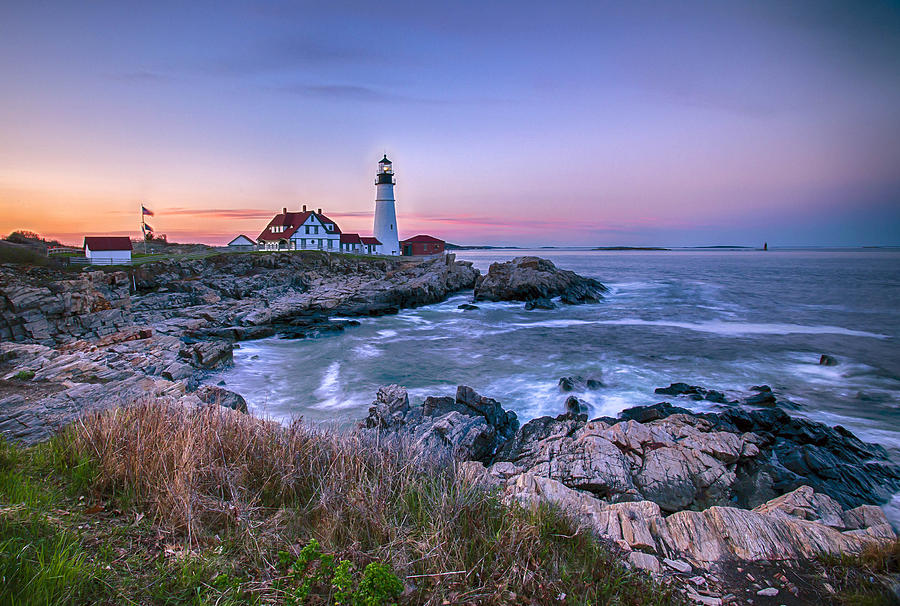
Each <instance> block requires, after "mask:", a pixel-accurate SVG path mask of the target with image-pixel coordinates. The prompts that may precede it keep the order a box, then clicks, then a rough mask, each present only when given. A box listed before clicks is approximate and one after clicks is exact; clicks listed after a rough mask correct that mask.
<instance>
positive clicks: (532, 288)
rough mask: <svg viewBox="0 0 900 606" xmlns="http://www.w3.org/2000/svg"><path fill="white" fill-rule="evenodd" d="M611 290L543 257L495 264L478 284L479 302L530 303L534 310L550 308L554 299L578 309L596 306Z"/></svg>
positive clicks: (476, 293)
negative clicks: (607, 291) (583, 304)
mask: <svg viewBox="0 0 900 606" xmlns="http://www.w3.org/2000/svg"><path fill="white" fill-rule="evenodd" d="M606 290H607V288H606V287H605V286H604V285H603V284H601V283H600V282H598V281H597V280H594V279H593V278H585V277H583V276H579V275H578V274H576V273H575V272H573V271H568V270H565V269H558V268H557V267H556V266H555V265H554V264H553V263H552V262H551V261H548V260H547V259H541V258H539V257H516V258H515V259H513V260H512V261H506V262H505V263H492V264H491V266H490V268H489V270H488V273H487V275H483V276H479V278H478V280H477V282H476V284H475V300H476V301H528V302H531V305H530V308H535V307H537V308H541V307H548V305H547V303H548V302H549V301H550V299H553V298H555V297H560V299H561V301H562V302H563V303H568V304H570V305H577V304H581V303H596V302H597V301H599V300H600V299H602V298H603V293H604V292H606Z"/></svg>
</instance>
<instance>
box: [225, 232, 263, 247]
mask: <svg viewBox="0 0 900 606" xmlns="http://www.w3.org/2000/svg"><path fill="white" fill-rule="evenodd" d="M228 248H230V249H231V250H256V249H257V246H256V242H254V241H253V240H251V239H250V238H249V237H247V236H245V235H244V234H241V235H239V236H238V237H237V238H235V239H234V240H232V241H231V242H229V243H228Z"/></svg>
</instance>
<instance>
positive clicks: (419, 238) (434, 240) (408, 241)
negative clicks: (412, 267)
mask: <svg viewBox="0 0 900 606" xmlns="http://www.w3.org/2000/svg"><path fill="white" fill-rule="evenodd" d="M414 242H429V243H434V244H444V241H443V240H438V239H437V238H435V237H434V236H426V235H425V234H419V235H418V236H413V237H412V238H407V239H406V240H401V241H400V243H401V244H413V243H414Z"/></svg>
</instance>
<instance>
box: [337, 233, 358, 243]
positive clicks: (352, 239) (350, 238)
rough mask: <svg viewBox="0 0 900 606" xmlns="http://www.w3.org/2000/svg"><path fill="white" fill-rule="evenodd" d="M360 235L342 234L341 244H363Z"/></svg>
mask: <svg viewBox="0 0 900 606" xmlns="http://www.w3.org/2000/svg"><path fill="white" fill-rule="evenodd" d="M362 243H363V241H362V238H360V237H359V234H341V244H362Z"/></svg>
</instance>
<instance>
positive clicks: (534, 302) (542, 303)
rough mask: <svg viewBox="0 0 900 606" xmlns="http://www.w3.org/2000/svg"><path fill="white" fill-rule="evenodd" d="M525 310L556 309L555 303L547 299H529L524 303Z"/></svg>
mask: <svg viewBox="0 0 900 606" xmlns="http://www.w3.org/2000/svg"><path fill="white" fill-rule="evenodd" d="M525 309H526V310H528V311H531V310H532V309H556V303H554V302H553V300H552V299H550V298H548V297H538V298H537V299H529V300H528V301H525Z"/></svg>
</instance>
